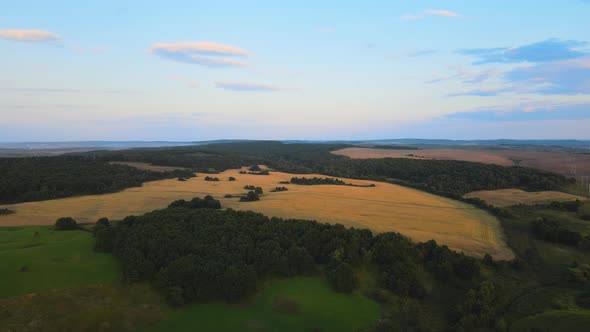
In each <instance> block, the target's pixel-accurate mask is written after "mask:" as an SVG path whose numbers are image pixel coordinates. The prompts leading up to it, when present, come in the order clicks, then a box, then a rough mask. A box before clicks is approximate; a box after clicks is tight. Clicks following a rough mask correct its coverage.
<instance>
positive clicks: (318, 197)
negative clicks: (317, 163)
mask: <svg viewBox="0 0 590 332" xmlns="http://www.w3.org/2000/svg"><path fill="white" fill-rule="evenodd" d="M213 176H216V177H219V178H220V180H221V181H219V182H209V181H205V180H204V177H205V175H203V174H200V175H199V177H197V178H191V179H189V180H187V181H177V180H175V179H172V180H161V181H154V182H148V183H145V184H144V186H143V187H138V188H130V189H127V190H124V191H122V192H119V193H114V194H105V195H91V196H81V197H72V198H65V199H56V200H50V201H42V202H29V203H22V204H15V205H7V206H5V207H7V208H9V209H11V210H14V211H15V212H16V213H15V214H11V215H5V216H0V225H5V226H8V225H50V224H53V223H54V221H55V220H56V219H57V218H58V217H62V216H71V217H73V218H75V219H77V220H78V221H79V222H95V221H96V220H97V219H98V218H100V217H103V216H106V217H108V218H111V219H119V218H123V217H125V216H127V215H131V214H135V215H137V214H142V213H144V212H147V211H151V210H154V209H159V208H163V207H166V206H167V205H168V204H169V203H170V202H172V201H174V200H177V199H190V198H193V197H195V196H200V197H202V196H205V195H208V194H211V195H213V196H214V197H215V198H217V199H220V200H221V203H222V205H223V207H227V208H233V209H237V210H253V211H257V212H261V213H263V214H265V215H268V216H278V217H283V218H299V219H311V220H318V221H320V222H327V223H341V224H343V225H345V226H349V227H358V228H369V229H371V230H373V231H375V232H386V231H397V232H400V233H402V234H404V235H407V236H409V237H411V238H412V239H414V240H416V241H426V240H430V239H435V240H436V241H437V242H439V243H442V244H446V245H448V246H449V247H451V248H453V249H456V250H462V251H465V252H466V253H468V254H472V255H479V256H481V255H483V254H485V253H490V254H491V255H493V256H494V257H495V258H497V259H509V258H512V257H513V253H512V252H511V250H510V249H509V248H508V247H507V245H506V244H505V242H504V240H503V233H502V230H501V228H500V225H499V222H498V220H497V219H495V218H494V217H492V216H491V215H489V214H488V213H486V212H484V211H482V210H479V209H476V208H474V207H472V206H470V205H467V204H463V203H460V202H457V201H453V200H450V199H446V198H443V197H439V196H435V195H431V194H428V193H424V192H421V191H418V190H414V189H410V188H406V187H402V186H397V185H392V184H388V183H375V184H376V187H373V188H364V187H353V186H337V185H318V186H301V185H293V184H289V185H283V184H279V182H280V181H286V180H289V179H290V178H291V177H293V176H299V177H301V176H305V177H313V176H318V177H322V175H318V174H306V175H297V174H286V173H280V172H272V173H271V175H247V174H239V170H228V171H226V172H224V173H222V174H216V175H213ZM230 176H233V177H235V178H236V179H237V180H236V181H231V182H230V181H228V178H229V177H230ZM343 180H345V182H347V183H353V184H370V183H373V182H369V181H360V180H352V179H343ZM245 185H254V186H260V187H262V188H263V189H264V196H263V197H262V199H261V200H260V201H257V202H239V199H238V198H224V197H223V196H224V195H226V194H234V195H237V194H242V193H244V192H245V190H244V189H242V188H243V187H244V186H245ZM277 186H286V187H287V188H288V189H289V191H285V192H277V193H270V192H269V191H270V189H272V188H274V187H277Z"/></svg>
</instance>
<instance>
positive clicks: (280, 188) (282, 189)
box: [270, 187, 289, 193]
mask: <svg viewBox="0 0 590 332" xmlns="http://www.w3.org/2000/svg"><path fill="white" fill-rule="evenodd" d="M287 190H289V189H287V188H285V187H276V188H274V189H271V190H270V192H271V193H276V192H280V191H287Z"/></svg>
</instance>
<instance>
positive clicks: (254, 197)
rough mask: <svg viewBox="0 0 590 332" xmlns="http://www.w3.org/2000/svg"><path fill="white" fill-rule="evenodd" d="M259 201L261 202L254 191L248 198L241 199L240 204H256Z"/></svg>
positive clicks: (250, 192) (249, 193)
mask: <svg viewBox="0 0 590 332" xmlns="http://www.w3.org/2000/svg"><path fill="white" fill-rule="evenodd" d="M258 200H260V197H259V196H258V194H256V193H255V192H253V191H249V192H248V194H247V195H246V196H243V197H240V202H254V201H258Z"/></svg>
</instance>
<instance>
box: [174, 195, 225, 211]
mask: <svg viewBox="0 0 590 332" xmlns="http://www.w3.org/2000/svg"><path fill="white" fill-rule="evenodd" d="M168 208H185V209H221V202H219V200H216V199H215V198H213V196H210V195H207V196H205V198H200V197H195V198H193V199H191V200H190V201H186V200H184V199H179V200H177V201H174V202H172V203H170V205H168Z"/></svg>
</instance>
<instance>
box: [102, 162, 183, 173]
mask: <svg viewBox="0 0 590 332" xmlns="http://www.w3.org/2000/svg"><path fill="white" fill-rule="evenodd" d="M110 164H113V165H126V166H131V167H135V168H138V169H144V170H146V171H155V172H172V171H176V170H187V169H188V168H184V167H173V166H156V165H152V164H148V163H136V162H126V161H111V162H110Z"/></svg>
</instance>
